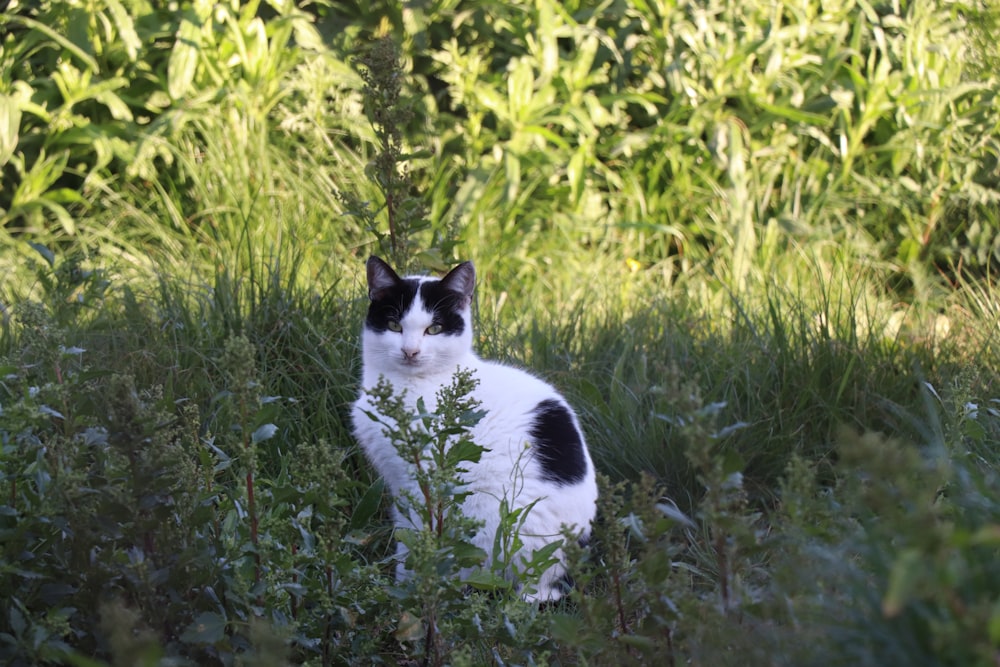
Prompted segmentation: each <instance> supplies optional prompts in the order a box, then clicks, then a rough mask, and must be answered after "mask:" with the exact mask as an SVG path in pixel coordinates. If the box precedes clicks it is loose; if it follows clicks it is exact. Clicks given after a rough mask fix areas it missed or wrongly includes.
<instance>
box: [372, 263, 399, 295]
mask: <svg viewBox="0 0 1000 667" xmlns="http://www.w3.org/2000/svg"><path fill="white" fill-rule="evenodd" d="M365 268H366V269H367V273H368V298H369V299H371V300H372V301H378V300H379V299H381V298H383V297H384V296H385V295H386V293H388V292H389V290H391V289H393V288H394V287H397V286H398V285H399V283H400V282H402V280H401V279H400V277H399V276H398V275H396V272H395V271H393V270H392V267H391V266H389V265H388V264H386V263H385V262H384V261H382V260H381V259H379V258H378V257H375V256H374V255H372V256H371V257H369V258H368V262H367V263H366V264H365Z"/></svg>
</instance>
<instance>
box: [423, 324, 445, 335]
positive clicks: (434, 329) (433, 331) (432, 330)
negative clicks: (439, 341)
mask: <svg viewBox="0 0 1000 667" xmlns="http://www.w3.org/2000/svg"><path fill="white" fill-rule="evenodd" d="M442 330H443V328H442V327H441V325H440V324H432V325H430V326H429V327H427V334H428V335H431V336H436V335H438V334H439V333H441V331H442Z"/></svg>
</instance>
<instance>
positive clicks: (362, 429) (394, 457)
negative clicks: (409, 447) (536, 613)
mask: <svg viewBox="0 0 1000 667" xmlns="http://www.w3.org/2000/svg"><path fill="white" fill-rule="evenodd" d="M470 270H471V266H470ZM421 280H430V279H429V278H421ZM469 290H470V292H471V286H470V287H469ZM431 318H432V315H431V313H430V312H428V311H427V310H426V309H425V308H424V305H423V303H422V302H421V301H420V296H419V293H418V295H417V297H416V299H415V300H414V302H413V304H412V306H411V307H410V309H409V311H408V312H407V313H405V315H404V317H403V318H402V319H401V321H400V324H401V325H402V332H392V331H385V332H381V333H379V332H376V331H372V330H371V329H369V328H368V327H365V329H364V332H363V335H362V350H363V352H362V361H363V373H362V379H361V385H362V392H361V395H360V397H359V398H358V400H357V402H356V403H355V404H354V409H353V414H352V417H353V420H354V428H355V434H356V436H357V438H358V441H359V442H360V443H361V446H362V448H363V449H364V451H365V454H366V455H367V457H368V459H369V460H370V461H371V462H372V464H373V465H374V466H375V468H376V469H377V470H378V472H379V473H380V474H381V475H382V477H383V478H384V479H385V481H386V483H387V484H388V486H389V488H390V490H391V491H392V493H393V494H394V495H395V496H397V497H398V496H399V495H400V494H401V493H402V492H404V491H409V492H410V493H414V492H415V491H416V489H415V483H414V479H413V475H412V472H411V464H409V463H407V462H405V461H403V460H402V459H401V458H400V457H399V455H398V454H397V452H396V450H395V448H394V447H393V445H392V443H391V442H390V441H389V440H388V439H387V438H386V437H385V435H384V433H383V430H384V426H382V425H381V424H379V423H377V422H374V421H372V420H371V419H370V418H369V417H368V416H367V415H366V414H365V411H368V412H374V408H373V407H372V405H371V403H370V400H369V396H368V394H367V393H366V392H365V390H366V389H371V388H373V387H374V386H375V385H376V384H377V383H378V381H379V378H380V377H385V378H386V379H387V380H389V382H390V383H391V384H392V386H393V389H394V391H395V392H396V393H397V394H398V393H400V392H402V391H404V390H405V392H406V401H407V404H408V405H409V406H410V407H411V408H413V407H415V405H416V402H417V399H418V398H421V399H423V401H424V403H425V405H426V406H427V408H428V409H430V410H433V409H434V408H435V407H436V393H437V392H438V390H439V389H440V388H441V387H442V386H444V385H448V384H450V383H451V381H452V377H453V375H454V373H455V371H456V370H457V369H458V368H467V369H469V370H471V371H473V373H474V377H475V378H477V379H478V380H479V384H478V387H477V388H476V389H475V390H474V392H473V394H472V395H473V397H474V398H476V399H477V400H478V401H480V403H481V408H482V409H483V410H485V411H486V415H485V417H484V418H483V419H482V420H481V421H480V422H479V423H478V424H477V425H476V426H475V428H474V429H473V432H472V436H473V440H474V441H475V442H476V444H478V445H480V446H482V447H485V448H487V450H488V451H486V452H484V453H483V456H482V459H481V460H480V462H479V463H478V464H475V465H472V466H471V467H470V470H469V472H468V473H467V474H465V475H464V481H465V482H466V483H467V485H468V488H469V490H470V491H471V492H472V493H471V495H470V496H469V497H468V498H467V499H466V500H465V501H464V503H463V506H462V509H463V511H464V512H465V514H466V515H467V516H470V517H473V518H475V519H478V520H480V521H483V522H484V523H485V525H484V527H483V528H482V529H481V530H480V531H479V533H478V534H477V535H476V536H475V538H474V542H475V543H476V545H477V546H479V547H480V548H482V549H483V550H485V551H486V552H487V553H490V552H491V550H492V548H493V542H494V537H495V534H496V530H497V527H498V525H499V520H500V501H501V499H506V500H507V501H508V503H509V504H510V506H511V507H512V508H519V507H525V506H528V505H530V504H531V503H532V502H535V501H536V500H537V501H538V502H537V504H536V505H535V506H534V507H533V508H532V509H531V510H530V512H529V513H528V516H527V519H526V521H525V523H524V525H523V527H522V529H521V533H520V537H521V540H522V541H523V544H524V547H523V551H522V553H521V554H519V555H518V556H519V557H521V556H525V555H529V554H530V553H531V552H533V551H535V550H537V549H540V548H542V547H543V546H545V545H547V544H549V543H550V542H553V541H555V540H558V539H559V538H560V531H561V529H562V527H563V526H564V525H565V526H571V527H573V530H574V531H575V532H576V534H578V535H580V536H581V537H586V536H589V534H590V523H591V521H592V520H593V518H594V515H595V513H596V501H597V484H596V481H595V476H594V467H593V464H592V462H591V459H590V455H589V453H588V452H587V451H586V447H584V456H585V459H586V462H587V471H586V474H585V476H584V478H583V480H582V481H580V482H577V483H574V484H568V485H557V484H555V483H553V482H551V481H548V480H545V479H543V478H542V476H541V471H540V468H539V465H538V463H537V462H536V461H534V460H533V459H532V455H531V449H530V442H529V441H530V436H529V429H530V428H531V422H532V414H531V413H532V411H533V410H534V409H535V407H536V406H537V405H538V404H539V403H540V402H541V401H543V400H547V399H548V400H552V399H555V400H558V401H559V402H560V403H562V404H564V405H566V402H565V400H564V399H563V398H562V396H560V395H559V394H558V393H557V392H556V391H555V389H553V388H552V387H551V386H549V385H548V384H546V383H545V382H543V381H542V380H540V379H538V378H536V377H535V376H533V375H531V374H529V373H527V372H525V371H522V370H519V369H516V368H511V367H509V366H504V365H502V364H498V363H495V362H491V361H485V360H483V359H480V358H479V357H478V356H476V354H475V353H474V352H473V351H472V318H471V313H470V310H469V307H468V305H466V307H465V308H464V311H463V318H464V320H465V330H464V332H463V333H462V334H461V335H460V336H448V335H428V334H426V333H425V331H426V329H427V327H429V326H430V325H431ZM414 353H417V354H416V356H415V357H414ZM407 356H410V357H412V358H413V359H414V360H413V361H407V360H406V357H407ZM567 407H568V406H567ZM571 412H572V411H571ZM574 423H576V418H575V415H574ZM577 428H578V430H579V425H578V424H577ZM581 433H582V431H581ZM394 516H395V521H396V525H397V527H404V528H405V527H412V523H411V518H409V517H405V516H402V515H401V514H400V513H399V512H395V513H394ZM398 555H399V557H400V558H401V559H402V557H403V556H404V555H405V549H404V548H403V547H402V545H400V547H399V552H398ZM557 556H558V557H559V558H560V559H561V558H562V552H561V550H560V551H559V552H557ZM564 571H565V569H564V567H563V565H562V563H561V562H560V563H559V564H557V565H555V566H553V567H552V568H550V569H549V570H548V571H547V572H545V573H544V574H543V576H542V578H541V580H540V582H539V586H538V591H537V593H536V594H534V595H531V594H526V595H525V597H526V599H532V600H552V599H556V598H558V597H559V596H560V595H561V593H560V591H559V589H558V587H557V584H558V582H559V579H560V578H561V577H562V575H563V573H564ZM405 575H406V573H405V570H403V569H402V567H401V565H400V568H399V569H398V570H397V576H400V577H402V576H405Z"/></svg>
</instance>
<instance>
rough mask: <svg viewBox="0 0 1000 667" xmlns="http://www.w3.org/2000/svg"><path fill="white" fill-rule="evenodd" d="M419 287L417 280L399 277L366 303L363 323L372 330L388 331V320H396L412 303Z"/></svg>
mask: <svg viewBox="0 0 1000 667" xmlns="http://www.w3.org/2000/svg"><path fill="white" fill-rule="evenodd" d="M419 287H420V281H419V280H415V279H413V278H405V279H400V280H399V282H397V283H396V284H395V285H393V286H392V287H388V288H386V289H383V290H381V291H380V292H379V293H378V298H373V299H372V301H371V303H370V304H368V316H367V317H366V318H365V325H366V326H367V327H368V328H369V329H371V330H372V331H378V332H382V331H388V330H389V321H390V320H396V321H397V322H398V321H399V320H401V319H402V318H403V315H405V314H406V311H408V310H409V309H410V307H411V306H412V305H413V299H414V297H416V296H417V289H418V288H419Z"/></svg>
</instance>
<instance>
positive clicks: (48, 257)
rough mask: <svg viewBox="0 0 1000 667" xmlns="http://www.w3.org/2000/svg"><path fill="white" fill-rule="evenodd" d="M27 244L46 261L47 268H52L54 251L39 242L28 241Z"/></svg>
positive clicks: (54, 258) (54, 261) (54, 257)
mask: <svg viewBox="0 0 1000 667" xmlns="http://www.w3.org/2000/svg"><path fill="white" fill-rule="evenodd" d="M28 245H29V246H31V247H32V249H34V251H35V252H37V253H38V254H39V255H41V256H42V258H43V259H44V260H45V261H46V262H47V263H48V265H49V268H54V267H55V265H56V255H55V253H54V252H52V251H51V250H49V249H48V248H46V247H45V246H43V245H42V244H41V243H35V242H34V241H28Z"/></svg>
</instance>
